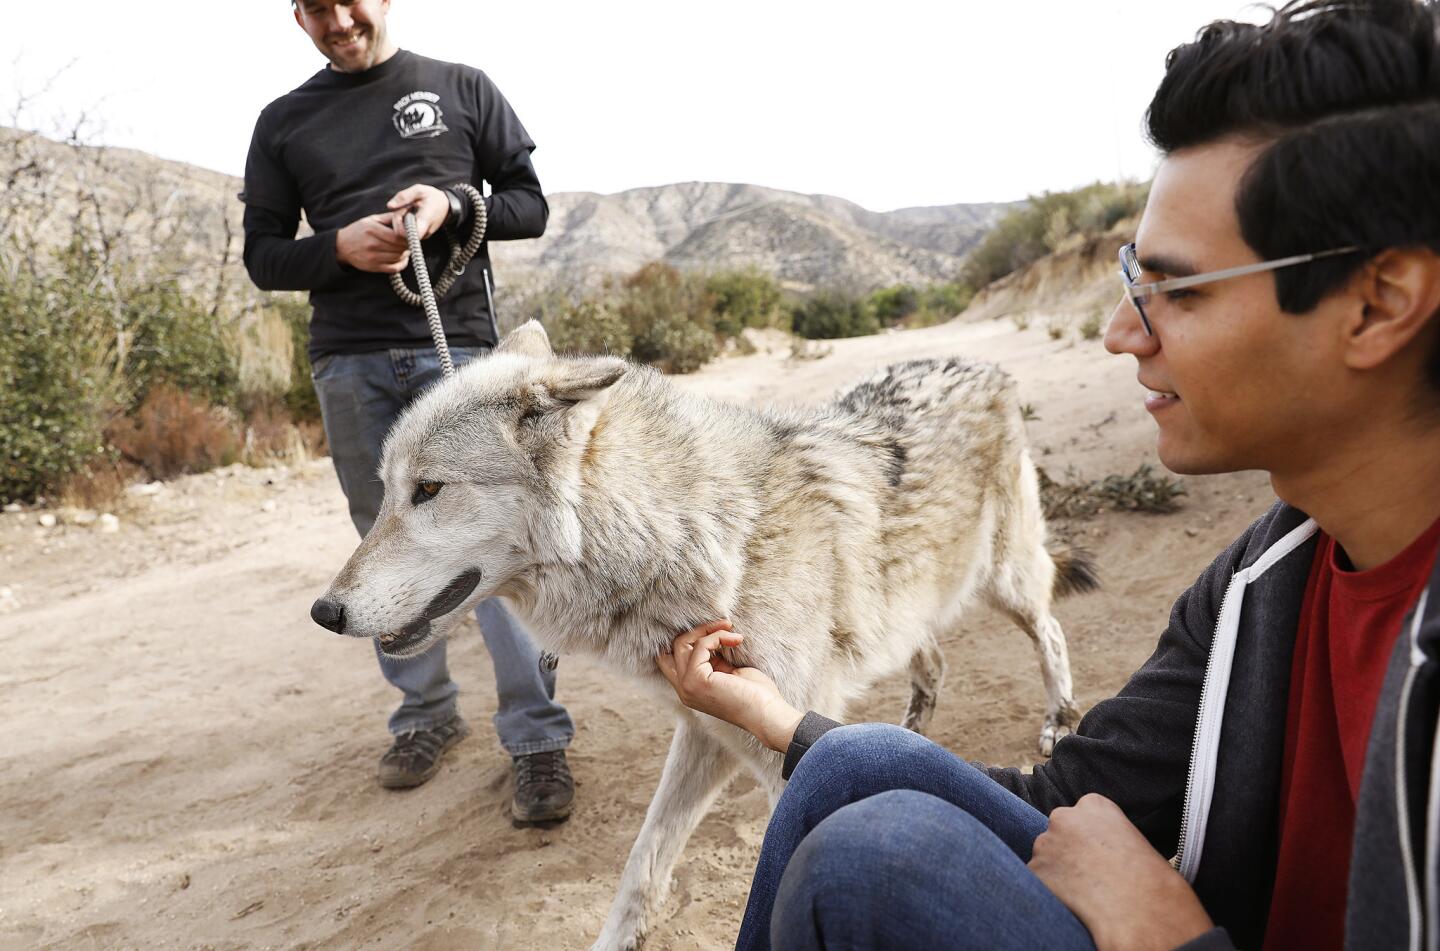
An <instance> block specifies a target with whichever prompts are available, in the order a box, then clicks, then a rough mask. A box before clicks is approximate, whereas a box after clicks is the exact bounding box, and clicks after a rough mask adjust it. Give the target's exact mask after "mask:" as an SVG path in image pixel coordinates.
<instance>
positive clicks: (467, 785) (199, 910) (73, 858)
mask: <svg viewBox="0 0 1440 951" xmlns="http://www.w3.org/2000/svg"><path fill="white" fill-rule="evenodd" d="M1035 326H1036V327H1042V326H1044V322H1043V321H1037V322H1036V323H1035ZM788 352H789V347H788V344H783V345H782V344H779V343H777V344H776V345H775V347H774V349H773V350H772V352H760V353H757V354H755V355H752V356H747V357H736V358H729V359H725V360H721V361H718V362H717V363H715V364H713V365H711V366H709V367H707V368H705V370H704V371H702V372H701V373H698V374H695V375H694V376H691V377H686V378H682V379H681V380H680V381H679V382H680V385H682V386H684V387H686V388H688V389H691V390H694V391H696V392H700V393H705V394H709V395H712V396H715V397H719V398H723V399H730V400H736V401H749V402H755V403H764V402H785V403H807V402H813V401H817V400H820V399H823V398H824V397H826V396H828V395H829V394H830V393H832V392H833V391H834V390H836V389H837V388H839V387H841V386H843V385H845V384H846V383H848V382H849V381H851V380H852V379H854V378H855V377H856V376H858V375H859V374H861V373H862V372H864V371H865V370H867V369H870V368H872V367H876V366H880V365H883V364H885V363H889V362H892V361H894V360H899V359H907V358H911V357H917V356H936V355H949V354H965V355H967V356H972V357H976V358H983V359H990V360H995V361H998V362H1000V363H1001V364H1002V365H1004V366H1005V367H1006V368H1008V369H1009V370H1010V372H1011V373H1013V374H1014V375H1015V376H1016V377H1017V378H1018V379H1019V381H1020V385H1021V391H1022V399H1023V400H1024V401H1025V402H1027V403H1030V404H1031V405H1032V406H1033V407H1034V409H1035V412H1036V413H1037V414H1038V419H1036V420H1034V421H1033V422H1031V423H1030V424H1029V426H1030V436H1031V440H1032V444H1033V445H1034V446H1035V455H1036V459H1037V461H1038V462H1039V463H1040V464H1041V465H1042V466H1045V467H1046V468H1047V469H1048V470H1049V471H1050V472H1051V474H1052V475H1057V476H1058V475H1060V474H1062V473H1063V472H1064V471H1065V470H1066V468H1067V467H1069V466H1074V467H1076V468H1077V469H1078V471H1079V472H1080V473H1081V474H1083V475H1084V476H1085V477H1086V478H1096V477H1099V476H1102V475H1106V474H1109V473H1113V472H1125V473H1128V472H1130V471H1132V470H1133V469H1134V468H1135V467H1136V466H1137V465H1138V464H1140V463H1141V462H1145V461H1150V460H1152V459H1153V424H1152V423H1151V422H1150V420H1149V419H1148V417H1147V416H1146V415H1145V413H1144V410H1143V407H1142V405H1141V397H1142V395H1143V394H1142V390H1141V389H1140V387H1139V385H1138V384H1137V383H1136V382H1135V379H1134V364H1133V361H1130V360H1128V359H1127V360H1122V359H1119V358H1116V357H1111V356H1109V355H1107V354H1106V353H1105V352H1104V350H1103V348H1102V347H1101V345H1100V343H1099V342H1098V341H1080V340H1069V341H1062V342H1057V341H1054V340H1051V339H1049V338H1048V336H1047V334H1046V333H1045V332H1044V331H1043V330H1040V329H1032V330H1027V331H1024V332H1021V331H1017V330H1015V328H1014V327H1013V326H1012V325H1011V324H1010V323H1008V322H989V323H982V324H959V323H957V324H951V325H944V326H940V327H934V328H929V329H926V330H917V331H908V332H904V333H892V334H887V335H882V336H878V337H868V338H860V339H854V340H846V341H839V342H837V343H835V344H834V347H833V351H832V352H831V353H830V355H829V356H826V357H824V358H823V359H819V360H813V361H804V362H799V363H790V362H788V361H787V359H786V356H787V354H788ZM1187 486H1188V488H1189V493H1190V494H1189V496H1188V497H1187V500H1186V504H1185V508H1184V509H1183V510H1182V511H1181V512H1180V513H1178V514H1174V515H1168V516H1144V515H1127V514H1119V513H1103V514H1101V515H1100V516H1098V517H1097V518H1095V519H1093V520H1092V521H1089V522H1086V523H1084V524H1081V525H1078V526H1076V527H1075V531H1076V533H1077V537H1078V540H1079V541H1080V542H1081V543H1083V544H1084V545H1086V546H1087V547H1089V548H1090V549H1092V550H1093V551H1094V552H1095V554H1096V555H1097V557H1098V561H1099V564H1100V567H1101V571H1102V573H1103V578H1104V583H1105V589H1104V591H1103V592H1101V593H1099V594H1095V595H1090V596H1085V597H1082V598H1076V599H1072V600H1069V601H1065V602H1062V603H1061V605H1060V607H1059V609H1058V614H1059V617H1060V620H1061V622H1062V624H1064V626H1065V629H1066V631H1067V633H1068V635H1069V638H1070V649H1071V657H1072V660H1073V664H1074V673H1075V683H1076V690H1077V694H1078V697H1079V699H1080V701H1081V703H1082V705H1083V706H1087V707H1088V706H1089V705H1090V704H1092V703H1094V702H1095V701H1096V700H1098V699H1100V698H1102V697H1104V696H1107V695H1109V694H1110V693H1112V692H1113V691H1115V690H1116V689H1117V688H1118V687H1119V686H1120V685H1121V684H1122V683H1123V682H1124V680H1125V678H1126V676H1127V675H1128V674H1129V672H1130V671H1131V670H1132V669H1134V667H1135V666H1136V665H1138V664H1139V663H1140V662H1141V661H1143V660H1144V658H1145V657H1146V656H1147V655H1148V654H1149V652H1150V650H1151V648H1152V647H1153V644H1154V640H1155V637H1156V635H1157V633H1158V631H1159V630H1160V628H1161V626H1162V625H1163V623H1164V621H1165V618H1166V614H1167V611H1168V608H1169V603H1170V601H1171V599H1172V598H1173V597H1174V596H1175V595H1176V594H1177V593H1178V592H1179V591H1180V590H1181V589H1182V588H1183V587H1184V586H1185V585H1187V584H1188V583H1189V582H1190V581H1191V580H1193V578H1194V576H1195V575H1196V574H1197V573H1198V572H1199V571H1200V569H1201V568H1203V567H1204V565H1205V564H1206V563H1208V561H1209V560H1210V559H1211V558H1212V557H1213V556H1214V554H1215V553H1216V552H1218V551H1219V550H1220V549H1221V547H1223V546H1224V544H1225V543H1227V542H1228V541H1229V540H1230V539H1231V538H1232V537H1233V536H1234V535H1235V534H1237V533H1238V532H1239V531H1240V530H1241V529H1242V528H1243V527H1244V526H1245V524H1246V523H1247V522H1248V521H1249V520H1250V519H1251V518H1252V517H1253V516H1254V515H1255V514H1257V513H1258V512H1260V511H1262V510H1263V508H1264V507H1265V506H1266V505H1267V504H1268V502H1269V499H1270V492H1269V487H1268V484H1267V483H1266V482H1265V481H1264V479H1263V478H1261V477H1258V476H1256V475H1254V474H1243V475H1238V476H1226V477H1216V478H1209V479H1191V480H1187ZM355 541H356V539H355V537H354V533H353V529H352V528H351V526H350V523H349V520H348V518H347V517H346V515H345V510H344V504H343V499H342V498H341V495H340V490H339V488H338V486H337V484H336V482H335V478H334V475H333V472H332V470H331V468H330V465H329V462H328V461H327V460H319V461H317V462H315V463H312V464H310V465H307V466H302V467H298V468H296V469H273V470H247V469H238V468H232V469H229V470H223V471H221V472H218V473H210V474H206V475H200V476H193V477H188V478H185V479H181V480H177V481H176V482H174V483H170V484H168V485H166V486H165V487H164V488H163V489H162V490H160V491H159V492H158V493H156V494H155V495H153V496H145V497H138V498H136V499H135V500H134V510H133V511H130V512H126V513H122V522H121V527H120V531H119V532H117V533H113V534H105V533H102V532H100V531H98V530H97V529H96V528H87V527H80V526H76V525H70V524H65V523H64V522H63V521H62V523H61V524H60V525H59V526H57V527H55V528H50V529H45V528H41V527H39V526H38V525H37V519H36V513H34V512H23V513H12V514H6V515H3V516H0V589H3V588H9V589H10V593H11V596H10V597H9V598H6V597H4V592H3V590H0V612H4V613H0V650H3V654H4V656H5V657H6V658H7V661H8V663H6V664H5V665H4V666H3V667H0V722H3V723H4V724H5V731H4V732H5V739H4V742H3V744H0V946H3V947H7V948H8V947H17V948H18V947H26V948H34V947H41V948H44V947H56V948H58V947H64V948H77V947H78V948H85V947H91V946H94V947H103V948H116V947H120V948H169V947H180V948H217V949H218V948H252V947H254V948H262V947H348V946H358V945H365V944H375V945H378V946H381V947H402V946H403V947H412V948H421V949H426V948H437V949H438V948H470V949H489V948H504V949H511V948H578V947H585V946H588V944H589V942H590V940H591V939H592V938H593V937H594V936H595V934H596V933H597V932H598V931H599V928H600V924H601V922H602V921H603V919H604V915H605V911H606V908H607V906H608V903H609V901H610V898H611V896H612V895H613V892H614V889H615V886H616V883H617V881H618V876H619V872H620V868H621V866H622V865H623V862H624V859H625V856H626V854H627V852H628V850H629V847H630V844H631V842H632V840H633V839H634V836H635V833H636V831H637V830H638V828H639V825H640V821H641V818H642V816H643V814H644V810H645V806H646V804H647V803H648V801H649V799H650V795H651V793H652V791H653V790H654V787H655V784H656V781H657V780H658V778H659V772H660V767H661V764H662V762H663V760H664V756H665V749H666V745H667V743H668V739H669V733H670V722H669V720H668V719H667V716H666V714H665V713H664V711H663V710H662V709H661V708H660V707H659V706H658V705H657V704H656V703H655V701H654V700H653V699H652V698H651V696H650V695H649V694H648V693H646V692H644V691H641V690H639V689H637V688H636V687H635V686H634V685H632V684H631V683H629V682H627V681H626V680H625V679H623V678H616V677H613V676H611V674H610V673H609V672H608V671H607V670H605V669H603V668H602V667H600V666H598V665H597V664H595V663H593V662H590V661H588V660H586V659H584V658H580V657H566V658H565V659H564V661H563V663H562V666H561V672H560V697H561V699H562V700H563V701H564V702H565V703H566V704H567V705H568V707H569V708H570V710H571V712H572V714H573V715H574V717H575V720H576V723H577V726H578V735H577V736H576V739H575V743H574V746H573V747H572V753H571V762H572V764H573V767H574V771H575V774H576V777H577V780H578V782H579V784H580V788H579V797H578V800H577V806H576V811H575V815H574V818H573V819H572V820H571V821H570V822H569V823H567V824H565V825H563V826H561V827H559V828H556V829H553V830H549V831H541V830H533V829H526V830H516V829H513V828H511V826H510V823H509V821H508V817H507V813H506V803H507V801H508V797H509V786H508V783H509V769H508V767H509V763H508V761H507V759H506V758H505V756H504V753H503V752H502V751H501V749H500V748H499V746H498V744H496V743H495V742H494V734H493V731H491V730H490V729H489V725H488V723H487V722H486V718H487V717H488V715H489V713H490V712H491V711H492V710H493V705H494V684H493V681H492V673H491V668H490V663H489V660H488V657H487V656H486V653H485V650H484V646H483V643H482V642H481V639H480V638H479V636H478V631H476V630H475V629H474V628H473V625H472V626H471V627H470V628H468V629H465V630H463V631H462V632H461V633H460V634H459V635H458V637H457V639H456V642H455V643H454V644H453V645H452V648H451V656H452V658H453V659H452V666H453V670H454V674H455V677H456V679H457V681H458V682H459V683H460V685H461V688H462V691H463V694H462V698H461V703H462V707H463V710H464V711H465V713H466V714H467V715H468V716H469V717H470V718H471V720H472V723H473V725H474V726H475V727H476V728H477V729H476V735H475V736H474V737H472V738H471V739H470V740H468V741H466V742H465V743H464V744H462V745H461V746H459V747H457V748H456V750H455V751H454V752H453V753H452V755H451V756H450V758H449V759H448V760H447V763H446V765H445V768H444V769H443V771H442V772H441V774H440V775H439V776H437V777H436V778H435V779H434V780H433V781H432V782H431V783H429V784H428V785H426V786H424V787H422V788H420V789H418V790H415V791H412V792H408V793H391V792H386V791H384V790H381V789H379V788H378V787H377V786H376V784H375V781H374V770H375V762H376V759H377V757H378V756H379V754H380V753H381V751H382V750H383V749H384V747H385V746H386V744H387V742H388V737H387V734H386V733H385V726H384V724H385V717H386V715H387V714H388V712H389V710H390V708H391V707H392V705H393V704H394V702H395V697H394V696H393V695H392V691H391V689H390V688H389V687H388V686H387V685H386V684H385V683H384V682H383V681H382V680H381V678H380V676H379V672H378V670H377V669H376V665H375V661H374V658H373V657H372V656H371V650H370V647H369V645H367V644H359V643H354V642H350V641H343V640H341V639H339V638H336V637H334V636H332V635H329V634H327V633H325V632H324V631H321V630H320V629H319V628H317V627H315V625H314V624H312V623H311V622H310V620H309V617H308V611H309V605H310V602H311V601H312V600H313V599H314V598H315V597H316V595H317V594H318V593H319V592H321V591H322V590H323V589H324V587H325V585H326V584H327V583H328V581H329V579H330V578H331V576H332V575H333V574H334V572H335V571H336V570H337V569H338V567H339V566H340V565H341V564H342V563H343V561H344V559H345V558H346V556H347V555H348V554H349V552H350V551H351V549H352V548H353V547H354V545H355ZM944 647H945V649H946V653H947V657H948V661H949V670H950V674H949V679H948V680H947V683H946V686H945V688H944V691H943V694H942V698H941V703H940V705H939V708H938V711H937V713H936V717H935V721H934V725H933V728H932V735H933V736H934V737H935V738H936V739H937V740H938V741H939V742H941V743H944V744H946V745H948V746H950V747H951V748H953V749H955V750H957V751H960V752H962V753H963V754H964V755H966V756H967V757H969V758H974V759H983V760H985V761H987V762H992V763H1013V764H1028V763H1029V762H1031V761H1032V753H1031V751H1032V747H1033V743H1034V739H1035V734H1036V732H1037V728H1038V724H1039V723H1040V720H1041V716H1042V706H1043V702H1042V701H1043V696H1042V691H1041V687H1040V680H1039V674H1038V670H1037V667H1036V663H1035V660H1034V657H1033V653H1032V649H1031V647H1030V644H1029V642H1028V641H1026V639H1025V638H1024V637H1023V636H1022V635H1021V634H1020V633H1019V632H1018V631H1016V630H1015V629H1014V627H1012V626H1011V625H1010V624H1009V623H1008V622H1006V621H1004V620H1002V619H1000V618H998V617H996V616H994V615H991V614H990V613H988V612H986V611H983V610H980V611H977V612H976V613H975V615H974V616H973V618H972V620H971V621H970V623H969V624H968V626H967V629H966V631H965V632H964V633H963V635H960V636H957V637H954V638H952V639H951V641H950V642H949V643H946V644H945V645H944ZM907 696H908V688H907V686H906V685H905V683H904V682H903V679H902V678H900V677H896V678H893V679H892V680H890V681H887V682H885V683H882V684H880V685H879V686H878V687H877V688H876V689H875V690H874V691H873V692H872V693H871V695H870V696H869V698H868V699H867V701H866V702H865V704H864V705H863V706H862V708H861V709H860V710H858V711H856V718H857V719H860V718H863V719H883V720H895V719H898V717H899V715H900V713H901V712H902V710H903V705H904V700H905V698H906V697H907ZM765 813H766V809H765V803H764V797H763V796H762V795H761V794H760V793H759V791H758V790H757V789H755V787H754V786H753V784H752V783H751V782H750V781H748V780H739V781H737V782H736V783H735V784H734V785H733V786H732V787H731V788H730V790H729V791H728V792H727V793H726V794H725V796H724V797H723V798H722V800H721V802H720V804H719V806H718V807H717V808H716V810H715V811H714V812H713V813H712V814H711V815H710V816H709V817H708V818H707V819H706V820H705V821H704V823H703V824H702V825H701V827H700V829H699V831H698V832H697V834H696V836H695V838H694V839H693V840H692V842H691V844H690V846H689V848H688V849H687V850H686V852H685V854H684V857H683V859H682V861H681V863H680V865H679V867H678V870H677V873H676V876H675V883H674V890H673V892H672V895H671V898H670V900H669V901H668V903H667V904H666V905H665V907H664V909H663V911H662V913H661V915H660V916H659V919H658V920H657V921H656V922H655V923H654V925H653V928H652V937H651V941H650V944H649V947H652V948H704V949H712V948H713V949H719V948H728V947H730V946H731V945H732V943H733V940H734V933H735V929H736V927H737V925H738V921H739V914H740V910H741V908H742V905H743V901H744V896H745V894H746V891H747V889H748V885H749V873H750V870H751V868H752V867H753V864H754V861H755V857H756V854H757V851H758V847H759V842H760V838H761V835H762V833H763V830H764V822H765Z"/></svg>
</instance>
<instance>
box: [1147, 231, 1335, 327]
mask: <svg viewBox="0 0 1440 951" xmlns="http://www.w3.org/2000/svg"><path fill="white" fill-rule="evenodd" d="M1360 250H1361V249H1360V248H1359V247H1349V248H1335V249H1334V250H1332V251H1317V252H1315V253H1314V254H1297V255H1295V256H1294V257H1288V258H1277V259H1276V260H1274V261H1261V262H1260V263H1259V264H1246V265H1243V266H1241V267H1230V268H1226V269H1225V270H1223V271H1207V272H1205V273H1204V274H1191V275H1189V276H1187V277H1174V278H1171V279H1170V280H1168V281H1155V282H1154V283H1152V284H1139V283H1136V282H1137V281H1139V280H1140V275H1141V274H1142V273H1144V269H1143V268H1142V267H1141V266H1140V260H1139V258H1138V257H1136V254H1135V245H1134V243H1133V242H1132V243H1131V244H1127V245H1125V247H1123V248H1121V249H1120V282H1121V283H1122V284H1123V285H1124V286H1125V296H1126V297H1127V298H1128V299H1129V301H1130V303H1131V304H1132V305H1133V306H1134V307H1135V312H1136V313H1138V314H1139V315H1140V323H1142V324H1144V325H1145V336H1147V337H1148V336H1150V335H1151V334H1152V333H1153V331H1152V330H1151V329H1150V317H1149V315H1148V314H1146V313H1145V303H1146V302H1147V301H1148V300H1150V298H1151V297H1152V296H1154V295H1155V294H1164V293H1167V292H1169V291H1178V290H1181V289H1182V288H1186V287H1197V286H1199V285H1201V284H1213V283H1214V282H1216V281H1228V280H1230V278H1232V277H1244V276H1245V275H1246V274H1259V273H1260V272H1262V271H1274V270H1277V269H1279V268H1282V267H1291V266H1293V265H1296V264H1306V263H1308V262H1310V261H1317V260H1319V259H1320V258H1330V257H1335V256H1336V255H1340V254H1354V253H1356V252H1357V251H1360Z"/></svg>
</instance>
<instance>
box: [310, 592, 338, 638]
mask: <svg viewBox="0 0 1440 951" xmlns="http://www.w3.org/2000/svg"><path fill="white" fill-rule="evenodd" d="M310 620H312V621H314V622H315V623H316V624H318V625H320V626H321V627H323V628H325V629H326V630H329V631H334V632H335V633H336V634H344V633H345V606H344V605H343V604H341V603H340V602H338V601H330V600H328V599H326V598H321V599H320V600H318V601H316V602H315V603H314V604H312V605H311V606H310Z"/></svg>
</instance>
